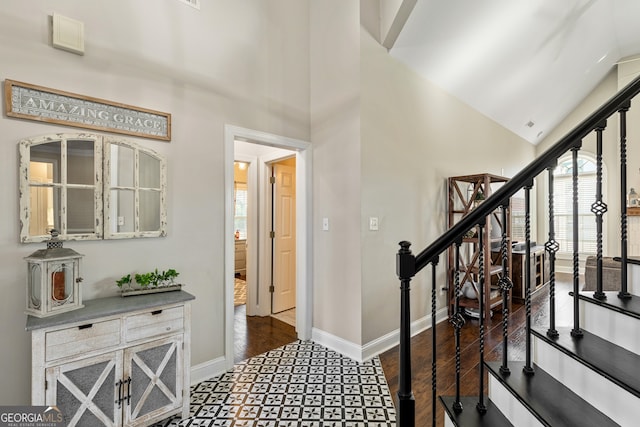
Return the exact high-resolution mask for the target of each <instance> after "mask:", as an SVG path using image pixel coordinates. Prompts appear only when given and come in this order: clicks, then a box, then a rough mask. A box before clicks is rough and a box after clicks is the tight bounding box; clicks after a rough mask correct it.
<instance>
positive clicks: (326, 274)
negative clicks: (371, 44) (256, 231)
mask: <svg viewBox="0 0 640 427" xmlns="http://www.w3.org/2000/svg"><path fill="white" fill-rule="evenodd" d="M359 10H360V9H359V4H358V2H345V1H343V0H326V1H325V0H322V1H312V2H311V22H310V45H311V51H312V52H313V55H311V62H310V65H311V66H310V70H311V78H310V88H311V92H310V93H311V108H310V111H311V142H312V143H313V170H314V178H313V213H314V216H313V224H312V227H313V230H314V245H313V250H314V254H313V283H314V294H313V299H314V306H313V311H314V312H313V325H314V330H316V331H322V332H323V333H325V334H328V335H330V336H331V338H332V339H333V338H335V340H337V341H340V340H344V341H346V342H347V343H350V344H356V345H360V344H362V341H361V323H362V309H361V305H362V298H361V286H362V285H361V283H362V275H361V248H360V190H361V187H360V170H361V161H360V137H361V136H360V53H359V52H360V15H359V13H360V12H359ZM322 218H328V219H329V231H320V230H321V229H322Z"/></svg>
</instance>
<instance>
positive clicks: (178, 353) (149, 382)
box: [124, 335, 183, 426]
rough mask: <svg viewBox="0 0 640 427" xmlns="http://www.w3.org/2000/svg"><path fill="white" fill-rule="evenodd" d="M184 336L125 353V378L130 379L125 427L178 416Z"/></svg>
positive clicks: (128, 350)
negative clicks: (172, 415)
mask: <svg viewBox="0 0 640 427" xmlns="http://www.w3.org/2000/svg"><path fill="white" fill-rule="evenodd" d="M182 358H183V349H182V335H176V336H173V337H168V338H165V339H161V340H157V341H153V342H150V343H146V344H141V345H138V346H135V347H131V348H129V349H126V350H125V352H124V378H127V379H128V378H131V382H130V388H129V390H128V396H129V399H128V401H127V403H125V405H126V406H125V411H124V418H125V420H124V421H125V424H126V425H132V426H134V425H143V424H147V423H148V422H149V421H152V420H161V419H163V418H166V414H168V413H169V412H173V413H176V410H179V409H180V408H182V403H183V384H182V378H183V372H182V369H183V362H182Z"/></svg>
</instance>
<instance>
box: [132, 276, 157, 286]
mask: <svg viewBox="0 0 640 427" xmlns="http://www.w3.org/2000/svg"><path fill="white" fill-rule="evenodd" d="M135 277H136V283H137V284H138V285H140V286H141V287H143V288H146V287H148V286H149V285H150V284H151V283H152V282H153V281H154V273H144V274H136V276H135Z"/></svg>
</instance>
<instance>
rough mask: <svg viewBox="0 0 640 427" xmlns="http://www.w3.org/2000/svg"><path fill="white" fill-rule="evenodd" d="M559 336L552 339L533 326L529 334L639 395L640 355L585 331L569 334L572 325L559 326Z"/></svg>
mask: <svg viewBox="0 0 640 427" xmlns="http://www.w3.org/2000/svg"><path fill="white" fill-rule="evenodd" d="M556 329H557V330H558V334H559V336H558V338H556V339H551V338H549V337H548V336H547V335H546V332H545V331H544V330H543V329H541V328H533V329H532V333H533V334H534V335H536V336H537V337H539V338H541V339H543V340H544V341H546V342H548V343H549V344H551V345H552V346H554V347H556V348H558V349H560V350H561V351H563V352H564V353H565V354H567V355H569V356H570V357H572V358H574V359H577V360H579V361H580V362H581V363H582V364H584V365H586V366H589V367H590V368H591V369H593V370H594V371H596V372H598V373H599V374H600V375H603V376H604V377H606V378H607V379H609V380H610V381H612V382H613V383H615V384H617V385H619V386H620V387H622V388H624V389H625V390H627V391H628V392H629V393H632V394H634V395H635V396H638V397H640V373H639V372H638V366H640V355H638V354H635V353H633V352H631V351H629V350H627V349H625V348H623V347H620V346H618V345H616V344H613V343H612V342H610V341H607V340H605V339H603V338H601V337H599V336H597V335H594V334H592V333H590V332H589V331H587V330H582V333H583V336H582V338H574V337H572V336H571V328H569V327H559V328H556Z"/></svg>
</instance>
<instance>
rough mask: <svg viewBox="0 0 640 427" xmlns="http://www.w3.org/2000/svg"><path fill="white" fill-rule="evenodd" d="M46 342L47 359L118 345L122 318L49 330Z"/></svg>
mask: <svg viewBox="0 0 640 427" xmlns="http://www.w3.org/2000/svg"><path fill="white" fill-rule="evenodd" d="M45 343H46V344H45V345H46V359H47V361H50V360H56V359H61V358H63V357H68V356H76V355H79V354H84V353H87V352H90V351H96V350H101V349H106V348H110V347H114V346H118V345H119V344H120V320H119V319H114V320H107V321H103V322H95V323H87V324H84V325H81V326H75V327H73V328H66V329H60V330H58V331H52V332H47V334H46V338H45Z"/></svg>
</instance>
